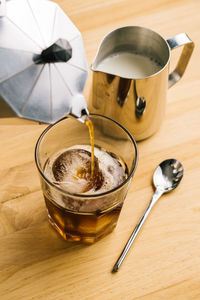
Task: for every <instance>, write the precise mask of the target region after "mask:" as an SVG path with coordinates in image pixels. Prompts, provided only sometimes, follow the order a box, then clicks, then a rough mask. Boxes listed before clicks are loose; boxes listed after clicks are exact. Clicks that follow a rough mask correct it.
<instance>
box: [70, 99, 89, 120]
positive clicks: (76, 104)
mask: <svg viewBox="0 0 200 300" xmlns="http://www.w3.org/2000/svg"><path fill="white" fill-rule="evenodd" d="M71 103H72V104H71V109H70V112H69V114H68V115H69V116H71V117H74V118H76V119H77V120H78V121H80V122H82V123H84V122H85V119H86V118H87V116H88V115H89V111H88V109H87V103H86V100H85V97H84V96H83V95H82V94H76V95H75V96H74V97H73V98H72V102H71Z"/></svg>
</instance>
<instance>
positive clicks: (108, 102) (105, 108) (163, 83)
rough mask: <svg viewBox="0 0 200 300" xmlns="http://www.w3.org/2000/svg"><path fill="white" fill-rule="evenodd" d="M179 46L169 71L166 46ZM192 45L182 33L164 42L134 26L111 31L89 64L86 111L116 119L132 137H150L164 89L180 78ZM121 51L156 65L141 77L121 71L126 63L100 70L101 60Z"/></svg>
mask: <svg viewBox="0 0 200 300" xmlns="http://www.w3.org/2000/svg"><path fill="white" fill-rule="evenodd" d="M182 45H184V48H183V51H182V54H181V57H180V59H179V62H178V64H177V67H176V68H175V70H174V71H173V72H172V73H171V74H169V61H170V49H174V48H176V47H178V46H182ZM193 48H194V43H193V42H192V41H191V40H190V39H189V38H188V36H187V35H186V34H185V33H182V34H178V35H176V36H175V37H173V38H171V39H169V40H167V41H165V40H164V39H163V38H162V37H161V36H160V35H159V34H157V33H156V32H154V31H152V30H150V29H146V28H143V27H138V26H130V27H123V28H119V29H116V30H114V31H112V32H111V33H109V34H108V35H107V36H106V37H105V38H104V39H103V41H102V43H101V45H100V47H99V50H98V53H97V55H96V57H95V60H94V62H93V64H92V66H91V69H92V71H93V84H92V90H91V96H90V100H89V106H88V108H89V111H90V112H93V113H99V114H103V115H105V116H108V117H110V118H112V119H114V120H116V121H118V122H119V123H121V124H122V125H124V126H125V127H126V128H127V129H128V130H129V131H130V132H131V134H133V136H134V137H135V139H136V140H142V139H145V138H147V137H149V136H151V135H152V134H154V133H155V132H156V131H157V130H158V128H159V127H160V125H161V122H162V120H163V118H164V113H165V103H166V96H167V89H168V87H171V86H172V85H173V84H175V83H176V82H177V81H178V80H179V79H180V78H181V77H182V75H183V73H184V71H185V69H186V66H187V64H188V62H189V59H190V56H191V54H192V51H193ZM123 53H130V54H134V55H139V56H141V55H142V56H143V57H145V59H146V58H148V59H150V60H154V61H155V62H156V63H157V65H158V66H159V67H158V69H157V71H152V73H150V74H147V75H142V76H140V74H133V75H132V74H130V73H128V72H127V74H126V72H124V70H122V69H123V68H124V69H125V68H126V66H124V67H123V66H122V68H121V69H120V67H119V68H118V70H117V68H116V63H117V62H115V64H113V65H111V64H110V65H109V68H107V69H106V68H105V69H104V65H105V64H102V62H105V61H106V60H108V59H109V58H112V57H117V55H118V56H120V55H121V54H123ZM139 56H138V59H139V58H140V57H139ZM125 71H126V70H125Z"/></svg>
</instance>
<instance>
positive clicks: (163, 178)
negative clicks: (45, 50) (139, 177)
mask: <svg viewBox="0 0 200 300" xmlns="http://www.w3.org/2000/svg"><path fill="white" fill-rule="evenodd" d="M183 172H184V168H183V165H182V164H181V162H180V161H178V160H176V159H173V158H172V159H167V160H164V161H163V162H162V163H160V165H159V166H158V167H157V169H156V170H155V172H154V175H153V183H154V186H155V187H156V190H155V193H154V194H153V197H152V199H151V201H150V203H149V205H148V207H147V209H146V210H145V212H144V214H143V215H142V217H141V218H140V221H139V222H138V224H137V225H136V227H135V229H134V230H133V232H132V234H131V236H130V238H129V240H128V242H127V243H126V245H125V247H124V249H123V251H122V253H121V255H120V256H119V258H118V260H117V261H116V263H115V265H114V267H113V270H112V272H117V271H118V270H119V268H120V266H121V264H122V262H123V260H124V258H125V257H126V255H127V253H128V251H129V249H130V248H131V245H132V244H133V242H134V240H135V238H136V236H137V235H138V233H139V231H140V229H141V227H142V225H143V224H144V221H145V220H146V218H147V216H148V215H149V213H150V211H151V209H152V208H153V206H154V205H155V203H156V202H157V201H158V199H159V198H160V197H161V196H162V194H164V193H167V192H170V191H171V190H174V189H175V188H176V187H177V186H178V185H179V183H180V181H181V179H182V178H183Z"/></svg>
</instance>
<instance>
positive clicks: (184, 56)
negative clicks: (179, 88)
mask: <svg viewBox="0 0 200 300" xmlns="http://www.w3.org/2000/svg"><path fill="white" fill-rule="evenodd" d="M167 43H168V45H169V47H170V49H171V50H173V49H175V48H177V47H180V46H184V47H183V50H182V52H181V56H180V58H179V60H178V63H177V65H176V67H175V69H174V71H173V72H171V73H170V74H169V80H168V88H170V87H171V86H173V85H174V84H175V83H176V82H177V81H179V80H180V79H181V77H182V76H183V74H184V72H185V70H186V67H187V65H188V62H189V60H190V57H191V55H192V52H193V49H194V42H192V41H191V40H190V38H189V37H188V36H187V34H186V33H179V34H177V35H175V36H174V37H172V38H170V39H168V40H167Z"/></svg>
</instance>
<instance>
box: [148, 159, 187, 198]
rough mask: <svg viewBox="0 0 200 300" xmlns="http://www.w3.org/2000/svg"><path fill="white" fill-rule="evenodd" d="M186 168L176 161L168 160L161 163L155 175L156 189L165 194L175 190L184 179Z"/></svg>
mask: <svg viewBox="0 0 200 300" xmlns="http://www.w3.org/2000/svg"><path fill="white" fill-rule="evenodd" d="M183 173H184V168H183V165H182V163H181V162H180V161H178V160H176V159H173V158H171V159H166V160H164V161H163V162H161V163H160V165H159V166H158V167H157V168H156V170H155V172H154V175H153V183H154V186H155V187H156V189H158V190H162V191H163V193H166V192H169V191H171V190H174V189H175V188H176V187H177V186H178V185H179V183H180V182H181V179H182V178H183Z"/></svg>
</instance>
